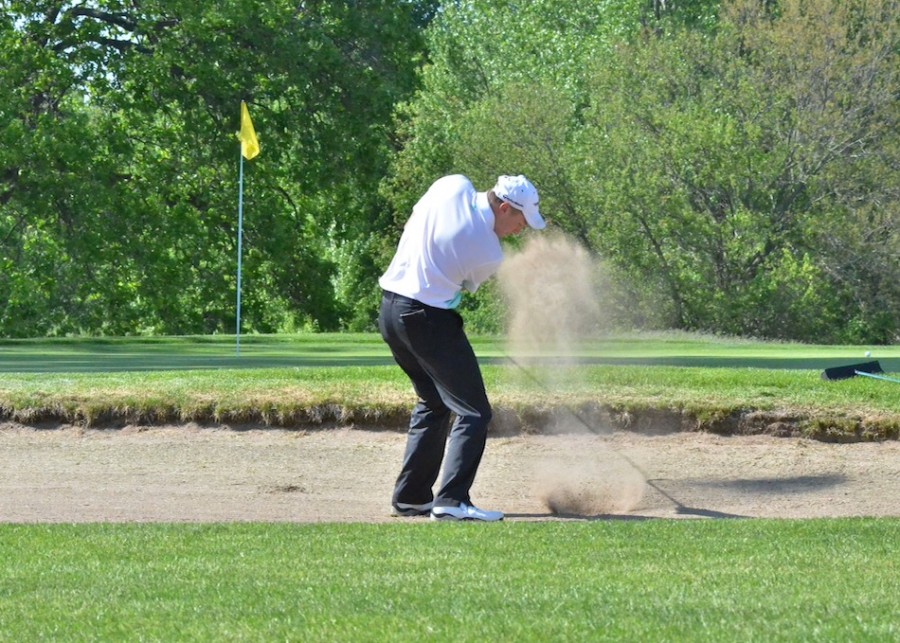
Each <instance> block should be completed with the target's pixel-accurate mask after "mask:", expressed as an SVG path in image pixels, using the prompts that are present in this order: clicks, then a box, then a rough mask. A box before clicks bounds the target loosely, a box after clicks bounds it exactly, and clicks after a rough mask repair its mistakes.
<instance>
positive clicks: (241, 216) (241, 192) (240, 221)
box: [234, 153, 244, 357]
mask: <svg viewBox="0 0 900 643" xmlns="http://www.w3.org/2000/svg"><path fill="white" fill-rule="evenodd" d="M240 157H241V169H240V173H239V177H240V178H239V179H238V242H237V326H236V328H235V333H234V337H235V355H237V356H238V357H239V356H240V354H241V246H242V238H243V236H244V155H243V153H242V154H240Z"/></svg>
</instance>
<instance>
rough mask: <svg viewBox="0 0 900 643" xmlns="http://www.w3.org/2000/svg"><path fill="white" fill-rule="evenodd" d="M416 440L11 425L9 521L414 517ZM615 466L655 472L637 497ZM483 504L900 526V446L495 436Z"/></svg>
mask: <svg viewBox="0 0 900 643" xmlns="http://www.w3.org/2000/svg"><path fill="white" fill-rule="evenodd" d="M404 444H405V434H404V433H402V432H399V431H388V430H385V431H371V430H359V429H352V428H341V429H316V430H310V431H302V430H281V429H271V428H264V427H240V429H235V428H231V427H215V428H210V427H199V426H196V425H182V426H158V427H135V426H131V427H125V428H121V429H107V430H97V429H83V428H79V427H71V426H62V427H52V428H33V427H26V426H22V425H18V424H11V423H7V424H2V425H0V521H3V522H51V523H52V522H145V521H152V522H161V521H162V522H222V521H224V522H236V521H237V522H239V521H266V522H298V523H308V522H309V523H311V522H388V521H397V520H404V519H398V518H390V517H389V515H388V510H389V503H390V494H391V489H392V487H393V482H394V477H395V476H396V474H397V467H398V466H399V462H400V460H401V457H402V454H403V448H404ZM619 454H623V455H625V456H627V458H628V459H630V460H632V461H634V462H635V463H636V464H638V465H639V467H640V468H641V470H642V471H644V472H645V473H646V480H644V479H643V478H641V482H640V484H639V487H638V488H636V487H635V474H634V472H630V471H629V470H628V468H627V467H624V465H623V461H622V459H621V458H620V457H619ZM623 467H624V468H623ZM554 472H555V473H554ZM572 472H574V473H576V474H577V475H574V476H570V477H569V478H568V479H567V478H566V475H567V474H570V473H572ZM566 485H570V487H569V492H570V493H575V494H576V496H577V493H578V492H579V490H581V493H582V494H584V493H586V494H587V495H586V496H583V497H582V498H581V499H580V500H578V501H572V500H571V499H570V500H569V501H567V502H569V505H570V506H575V507H576V508H577V507H578V506H579V505H578V502H581V503H582V505H581V507H582V509H583V510H582V511H574V512H571V511H570V512H565V511H563V512H561V515H560V512H559V511H558V510H557V512H556V513H553V512H551V511H550V509H549V508H548V498H549V497H550V496H551V493H552V492H556V493H557V494H565V493H567V490H566V489H567V488H566ZM573 489H574V491H572V490H573ZM638 492H639V493H638ZM557 497H558V498H563V499H565V497H566V496H565V495H561V496H560V495H558V496H557ZM585 498H587V500H585ZM473 500H474V501H475V502H476V503H478V504H480V505H483V506H484V507H487V508H491V509H500V510H503V511H505V512H506V514H507V520H512V521H523V520H528V521H535V520H591V519H609V520H615V519H623V520H637V519H659V518H680V519H716V518H728V517H746V518H818V517H845V516H895V517H896V516H900V442H881V443H857V444H827V443H821V442H814V441H809V440H804V439H796V438H773V437H767V436H753V437H722V436H716V435H710V434H702V433H679V434H669V435H664V436H648V435H642V434H636V433H613V434H610V435H606V436H594V435H582V434H569V435H565V434H564V435H515V436H507V437H491V438H489V440H488V446H487V450H486V453H485V457H484V460H483V462H482V466H481V468H480V470H479V474H478V478H477V480H476V483H475V486H474V488H473ZM563 504H565V503H563ZM405 520H408V519H405ZM418 520H419V519H412V520H410V522H416V521H418Z"/></svg>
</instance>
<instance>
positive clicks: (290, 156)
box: [0, 0, 434, 336]
mask: <svg viewBox="0 0 900 643" xmlns="http://www.w3.org/2000/svg"><path fill="white" fill-rule="evenodd" d="M433 4H434V3H432V2H418V3H410V2H402V3H397V2H390V1H387V0H385V1H383V2H367V3H349V4H348V3H312V4H309V5H304V6H303V7H301V8H299V9H298V7H297V5H296V3H291V2H286V1H278V2H258V1H256V0H229V1H228V2H224V3H222V2H220V3H216V4H215V5H214V6H212V5H210V6H207V5H205V4H203V3H199V4H198V3H196V2H185V1H181V0H177V1H174V2H173V1H169V0H166V1H165V2H162V1H155V0H154V1H150V2H142V3H140V5H135V4H133V3H122V2H119V1H118V0H102V1H98V2H93V3H90V4H89V5H87V6H85V5H83V4H82V3H76V2H59V3H35V2H12V3H9V12H8V14H7V16H6V17H5V18H4V20H3V22H2V23H0V45H2V49H0V50H2V51H3V52H4V53H3V56H4V58H5V61H4V62H5V64H4V65H3V66H2V69H0V89H2V90H3V92H4V94H5V95H6V96H8V97H9V99H8V100H5V101H4V105H3V106H2V107H0V122H2V123H3V125H2V126H0V127H2V129H0V140H2V143H3V145H2V146H0V147H2V150H0V247H2V248H3V251H2V252H0V256H2V257H3V260H2V261H3V265H2V267H3V268H4V270H3V271H2V273H0V302H2V305H0V334H4V335H7V336H10V335H12V336H33V335H56V334H72V333H90V334H122V333H185V332H205V333H208V332H222V331H231V330H233V328H234V321H235V319H234V299H235V287H236V283H235V282H236V218H237V217H236V215H237V174H238V149H239V148H238V146H237V144H236V142H235V136H234V134H235V132H236V131H237V129H238V114H239V112H238V107H239V104H240V100H241V99H245V100H247V102H248V103H249V105H250V111H251V116H252V118H253V120H254V124H255V126H256V130H257V133H258V135H259V138H260V141H261V145H262V153H261V155H260V156H259V157H258V158H257V159H256V160H255V161H253V162H252V163H247V164H246V167H245V171H246V172H245V173H246V177H245V214H246V217H245V229H244V231H245V237H244V248H245V256H244V275H243V276H244V282H243V288H242V291H243V295H244V298H243V302H242V303H243V317H244V322H245V324H244V328H245V330H250V331H254V330H258V331H275V330H280V329H291V328H338V327H340V326H341V325H342V324H344V323H345V319H347V318H349V317H350V316H352V315H354V314H355V313H354V312H353V309H354V306H355V304H356V301H357V299H358V294H359V293H358V291H359V285H358V283H359V282H363V281H368V282H371V281H372V280H373V274H372V265H371V263H372V262H371V260H369V261H368V263H367V262H366V259H367V255H365V253H367V252H369V250H368V247H367V245H366V243H365V242H366V240H367V239H368V238H369V237H370V236H371V235H372V234H373V233H375V232H378V231H380V230H381V228H383V226H384V224H385V223H386V221H387V220H388V218H389V217H388V216H386V215H384V214H375V215H374V216H373V213H380V212H382V211H383V208H382V207H380V205H379V202H378V200H377V194H376V191H377V184H378V181H379V180H380V178H381V176H382V175H383V174H384V168H385V164H386V159H387V155H388V153H389V151H390V149H389V134H390V132H389V131H388V128H387V127H386V126H385V123H387V122H388V121H389V117H390V113H391V110H392V109H393V106H394V104H395V103H396V102H397V101H398V100H400V99H401V98H403V97H404V96H406V95H407V94H408V93H409V92H410V91H411V90H412V88H413V86H414V84H415V76H414V69H415V64H416V61H417V58H418V55H419V51H420V50H421V39H420V30H421V26H422V21H423V20H426V19H427V17H428V15H429V13H430V12H431V11H432V9H433ZM348 251H360V252H362V253H364V254H363V256H362V257H361V261H360V263H359V264H358V265H354V266H346V265H342V264H340V263H339V262H338V261H337V260H338V258H339V257H341V256H343V255H346V253H347V252H348ZM345 264H346V262H345ZM348 268H349V269H354V268H355V269H356V271H357V272H358V273H365V274H359V275H357V276H353V273H352V271H351V272H348V273H346V274H345V273H343V272H341V270H343V269H348ZM353 280H355V281H356V282H357V285H356V287H355V288H353V287H347V286H346V283H347V282H350V281H353ZM338 287H339V289H338V290H336V288H338ZM369 287H370V288H371V286H369Z"/></svg>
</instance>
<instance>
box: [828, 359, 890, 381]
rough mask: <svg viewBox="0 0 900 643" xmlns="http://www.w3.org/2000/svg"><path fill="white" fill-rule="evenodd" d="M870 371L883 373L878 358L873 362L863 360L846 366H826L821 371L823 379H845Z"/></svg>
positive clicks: (869, 372)
mask: <svg viewBox="0 0 900 643" xmlns="http://www.w3.org/2000/svg"><path fill="white" fill-rule="evenodd" d="M871 373H884V370H883V369H882V368H881V364H879V363H878V360H875V361H873V362H863V363H862V364H849V365H847V366H835V367H833V368H826V369H825V370H824V371H822V379H823V380H846V379H849V378H851V377H856V376H857V375H866V374H871Z"/></svg>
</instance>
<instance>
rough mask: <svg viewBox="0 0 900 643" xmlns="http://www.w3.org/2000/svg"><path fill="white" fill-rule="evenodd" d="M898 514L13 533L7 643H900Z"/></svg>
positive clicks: (2, 534) (6, 547)
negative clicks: (794, 518) (834, 517)
mask: <svg viewBox="0 0 900 643" xmlns="http://www.w3.org/2000/svg"><path fill="white" fill-rule="evenodd" d="M898 533H900V524H898V521H897V520H889V519H841V520H804V521H769V520H710V521H699V520H680V521H658V520H649V521H612V522H610V521H597V522H579V523H559V522H555V523H554V522H550V523H498V524H490V525H488V524H471V523H469V524H464V523H457V524H446V523H431V522H428V521H423V520H407V521H405V522H402V523H401V522H397V523H391V524H378V525H372V524H357V525H354V524H340V525H338V524H335V525H289V524H229V525H153V524H142V525H77V526H76V525H30V526H25V525H4V526H0V552H2V561H3V562H2V568H0V639H2V640H8V641H36V640H59V641H276V640H282V641H420V640H429V641H450V640H452V641H600V640H604V641H716V642H720V641H813V640H815V641H896V640H898V637H900V622H898V618H897V614H898V592H897V590H898V580H897V579H898V577H900V538H898Z"/></svg>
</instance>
